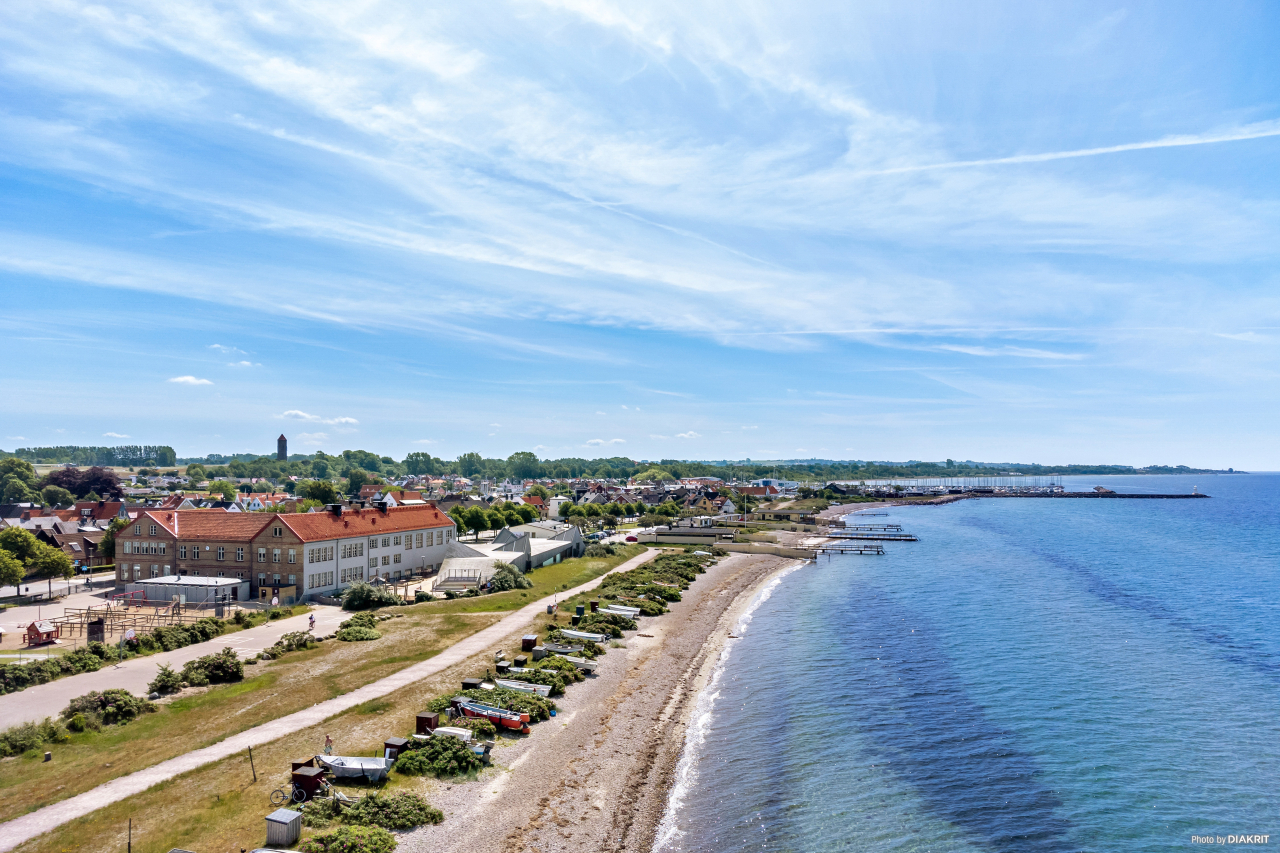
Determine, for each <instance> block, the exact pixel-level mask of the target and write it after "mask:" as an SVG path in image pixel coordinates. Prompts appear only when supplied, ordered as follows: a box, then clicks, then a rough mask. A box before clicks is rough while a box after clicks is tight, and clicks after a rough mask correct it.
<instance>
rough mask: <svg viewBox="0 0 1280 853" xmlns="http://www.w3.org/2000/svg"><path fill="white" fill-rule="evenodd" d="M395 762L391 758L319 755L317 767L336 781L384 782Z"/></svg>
mask: <svg viewBox="0 0 1280 853" xmlns="http://www.w3.org/2000/svg"><path fill="white" fill-rule="evenodd" d="M392 764H395V761H394V760H393V759H390V758H364V757H355V756H345V755H317V756H316V765H317V766H319V767H323V768H324V769H325V771H326V772H327V773H329V774H330V775H332V776H333V778H335V779H364V780H365V781H367V782H383V781H385V780H386V778H387V771H388V770H390V769H391V765H392Z"/></svg>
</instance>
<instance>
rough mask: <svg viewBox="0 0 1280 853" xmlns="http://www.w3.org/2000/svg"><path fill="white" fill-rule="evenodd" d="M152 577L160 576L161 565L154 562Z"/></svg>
mask: <svg viewBox="0 0 1280 853" xmlns="http://www.w3.org/2000/svg"><path fill="white" fill-rule="evenodd" d="M151 577H153V578H158V577H160V567H159V566H157V565H155V564H152V566H151Z"/></svg>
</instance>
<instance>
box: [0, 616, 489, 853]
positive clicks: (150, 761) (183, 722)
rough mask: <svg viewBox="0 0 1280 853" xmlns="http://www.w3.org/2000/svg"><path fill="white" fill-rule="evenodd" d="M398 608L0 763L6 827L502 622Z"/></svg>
mask: <svg viewBox="0 0 1280 853" xmlns="http://www.w3.org/2000/svg"><path fill="white" fill-rule="evenodd" d="M396 612H398V613H403V614H404V617H405V618H403V619H392V620H390V621H387V622H383V623H381V625H380V626H379V630H381V631H382V632H383V638H382V639H380V640H376V641H372V642H367V643H339V642H332V641H330V642H326V643H321V644H319V645H318V646H316V647H315V648H312V649H308V650H304V651H297V652H293V653H290V654H288V655H286V656H284V657H283V658H281V659H280V660H278V661H275V662H273V663H272V664H270V665H269V666H266V667H265V669H261V667H262V665H259V667H257V668H255V667H249V668H246V670H245V673H246V676H247V677H246V678H245V680H244V681H241V682H238V683H235V684H228V685H221V686H217V687H212V688H208V689H205V690H202V691H198V692H190V693H187V694H186V695H180V696H179V697H177V698H175V699H173V700H172V701H169V702H162V703H161V704H160V710H159V712H158V713H155V714H146V715H144V716H143V717H141V718H139V719H138V720H135V721H134V722H132V723H129V724H128V725H125V726H111V727H106V728H104V729H103V730H102V731H100V732H84V733H81V734H74V735H72V737H71V740H70V741H69V742H68V743H64V744H55V745H51V746H46V747H45V749H48V750H50V751H51V752H52V753H53V760H52V761H50V762H45V761H43V760H42V757H43V756H42V753H41V752H40V751H39V750H33V751H31V752H30V753H28V754H26V755H23V756H19V757H15V758H10V759H5V760H3V761H0V821H4V820H9V819H11V818H13V817H16V816H18V815H20V814H23V813H25V812H28V811H32V810H34V809H37V808H40V807H41V806H45V805H49V804H50V803H54V802H57V801H59V800H62V799H65V798H67V797H71V796H75V795H76V794H79V793H81V792H83V791H87V790H89V789H91V788H94V787H96V786H98V785H100V784H102V783H104V782H107V781H109V780H111V779H114V778H116V777H119V776H123V775H126V774H128V773H132V772H134V771H136V770H140V769H142V768H144V767H149V766H151V765H154V764H157V763H159V762H161V761H164V760H167V759H169V758H172V757H174V756H177V755H182V754H184V753H187V752H191V751H192V750H196V749H200V748H202V747H204V746H208V745H209V744H212V743H216V742H217V741H220V740H222V739H223V738H226V737H227V736H229V735H232V734H235V733H237V732H241V731H244V730H245V729H249V728H252V727H253V726H256V725H259V724H261V723H265V722H267V721H269V720H273V719H276V718H278V717H282V716H284V715H286V714H290V713H293V712H295V711H299V710H302V709H303V708H307V707H310V706H311V705H314V704H316V703H317V702H322V701H325V700H327V699H331V698H333V697H335V696H340V695H342V694H344V693H348V692H350V691H352V690H355V689H356V688H358V687H362V686H364V685H365V684H368V683H370V682H373V681H376V680H378V679H380V678H384V677H386V676H388V675H391V674H392V673H394V672H398V671H399V670H401V669H404V668H405V667H406V666H409V665H411V664H413V663H417V662H418V661H422V660H426V659H427V658H430V657H432V656H433V655H435V654H438V653H439V652H441V651H443V650H444V649H446V648H448V647H449V646H451V645H452V644H453V643H455V642H457V641H458V640H460V639H462V638H463V637H465V636H468V635H470V634H472V633H474V632H476V631H478V630H480V629H482V628H484V627H486V626H488V625H491V624H492V623H493V622H495V621H497V619H498V618H499V617H498V616H496V615H486V614H475V613H432V612H429V611H428V610H426V608H425V605H417V606H414V607H406V608H398V609H397V611H396ZM383 702H384V700H381V699H379V700H374V701H373V702H369V703H365V704H364V705H361V706H359V708H360V709H361V710H360V711H359V713H358V714H357V716H364V717H367V716H369V715H376V714H377V713H379V712H380V710H382V704H383ZM321 740H323V738H321ZM315 751H318V750H313V753H314V752H315ZM86 849H87V848H86ZM104 849H105V848H104ZM166 849H168V848H166Z"/></svg>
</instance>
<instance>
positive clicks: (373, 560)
mask: <svg viewBox="0 0 1280 853" xmlns="http://www.w3.org/2000/svg"><path fill="white" fill-rule="evenodd" d="M377 566H378V558H377V557H370V558H369V568H371V569H374V568H377Z"/></svg>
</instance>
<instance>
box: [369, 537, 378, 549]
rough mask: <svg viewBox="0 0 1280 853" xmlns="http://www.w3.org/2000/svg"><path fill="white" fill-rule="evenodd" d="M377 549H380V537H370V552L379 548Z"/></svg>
mask: <svg viewBox="0 0 1280 853" xmlns="http://www.w3.org/2000/svg"><path fill="white" fill-rule="evenodd" d="M377 547H378V537H377V536H370V537H369V550H370V551H372V550H373V549H374V548H377Z"/></svg>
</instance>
